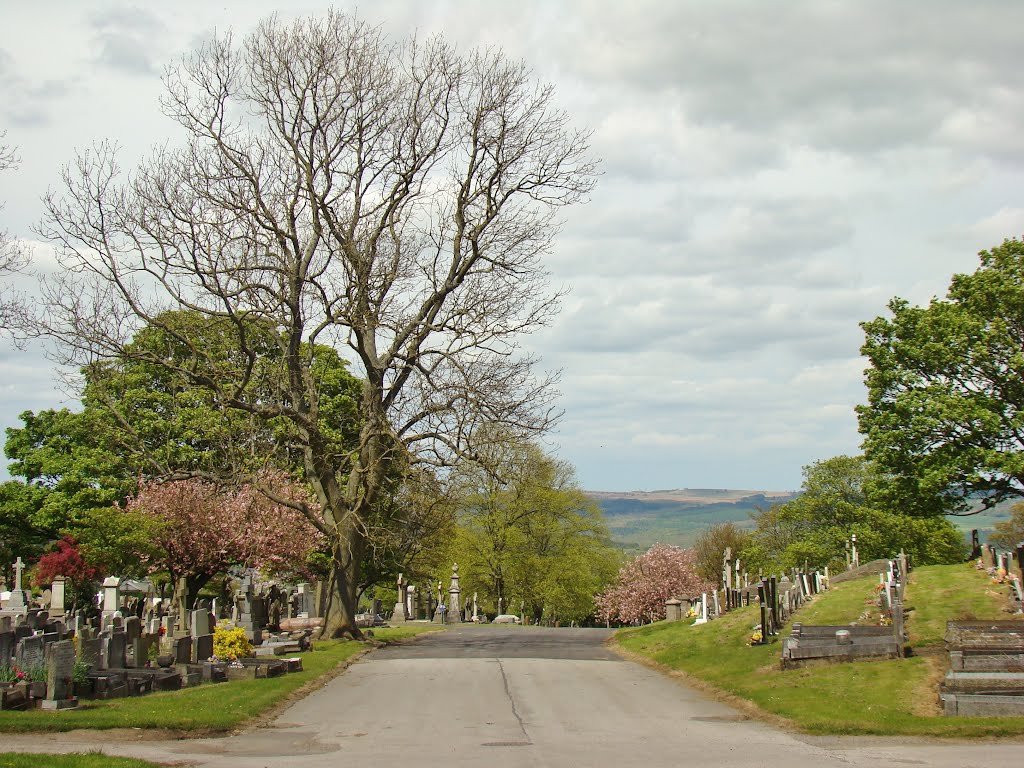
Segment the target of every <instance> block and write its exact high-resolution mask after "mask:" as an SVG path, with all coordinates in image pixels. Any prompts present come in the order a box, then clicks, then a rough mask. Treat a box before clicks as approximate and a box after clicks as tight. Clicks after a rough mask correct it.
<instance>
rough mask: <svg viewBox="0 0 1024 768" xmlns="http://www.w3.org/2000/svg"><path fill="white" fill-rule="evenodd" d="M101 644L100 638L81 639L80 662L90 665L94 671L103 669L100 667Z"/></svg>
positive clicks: (79, 645)
mask: <svg viewBox="0 0 1024 768" xmlns="http://www.w3.org/2000/svg"><path fill="white" fill-rule="evenodd" d="M100 650H101V644H100V639H99V638H98V637H91V638H85V637H82V638H79V640H78V660H79V661H81V662H84V663H86V664H88V665H89V666H90V667H92V668H93V669H102V668H103V667H102V666H101V665H100Z"/></svg>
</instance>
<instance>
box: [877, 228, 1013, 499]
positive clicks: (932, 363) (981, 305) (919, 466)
mask: <svg viewBox="0 0 1024 768" xmlns="http://www.w3.org/2000/svg"><path fill="white" fill-rule="evenodd" d="M980 256H981V266H980V267H979V268H978V269H977V270H976V271H975V272H973V273H972V274H969V275H967V274H958V275H954V277H953V279H952V281H951V283H950V287H949V291H948V294H947V296H946V298H945V299H942V300H940V299H933V300H932V301H931V303H930V304H929V305H928V306H926V307H916V306H911V305H910V304H909V303H908V302H906V301H904V300H903V299H899V298H895V299H893V300H892V301H891V302H890V303H889V310H890V312H891V313H892V317H891V318H886V317H879V318H876V319H875V320H872V321H870V322H866V323H863V324H862V327H863V328H864V333H865V337H866V338H865V343H864V346H863V347H862V350H861V351H862V353H863V354H864V356H865V357H867V358H868V360H869V361H870V367H869V368H868V369H867V372H866V383H867V386H868V403H867V404H866V405H863V406H860V407H859V408H858V416H859V419H860V431H861V432H862V433H863V434H864V444H863V447H864V452H865V455H866V456H867V457H868V458H869V459H870V460H871V461H873V462H875V463H876V464H877V465H878V467H879V468H880V470H881V471H882V472H884V473H885V474H886V476H887V477H886V480H885V484H884V486H882V488H881V491H882V493H884V494H885V496H886V500H887V504H888V505H889V506H890V507H891V508H899V509H901V510H904V511H906V512H909V513H912V514H930V515H941V514H949V513H955V514H965V513H966V514H969V513H971V512H972V511H976V510H977V509H978V508H979V505H980V507H981V508H988V507H991V506H993V505H995V504H997V503H998V502H1000V501H1002V500H1003V499H1007V498H1014V497H1020V496H1024V412H1022V408H1024V242H1021V241H1020V240H1006V241H1005V242H1003V244H1002V245H1000V246H998V247H996V248H993V249H992V250H991V251H982V252H981V254H980Z"/></svg>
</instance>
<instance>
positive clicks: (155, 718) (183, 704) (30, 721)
mask: <svg viewBox="0 0 1024 768" xmlns="http://www.w3.org/2000/svg"><path fill="white" fill-rule="evenodd" d="M430 631H440V630H438V628H437V627H432V626H431V625H421V626H406V627H396V628H382V629H376V630H374V638H373V639H374V640H375V641H377V642H382V643H390V642H401V641H402V640H406V639H408V638H411V637H412V636H414V635H417V634H422V633H423V632H430ZM367 648H368V646H367V645H366V644H364V643H359V642H355V641H352V640H326V641H319V642H314V644H313V650H312V651H310V652H306V653H301V654H296V655H298V656H301V657H302V671H301V672H293V673H291V674H286V675H281V676H279V677H274V678H269V679H264V680H239V681H233V682H227V683H209V684H205V685H200V686H197V687H194V688H186V689H183V690H180V691H170V692H163V693H152V694H149V695H147V696H137V697H131V698H124V699H112V700H108V701H91V700H84V699H83V700H82V703H81V705H80V706H79V707H78V709H75V710H68V711H65V712H44V711H41V710H32V711H26V712H6V711H5V712H0V732H4V731H7V732H12V731H70V730H75V729H78V728H98V729H105V728H145V729H164V730H169V731H178V732H185V733H188V734H190V735H211V734H215V733H223V732H225V731H230V730H233V729H235V728H238V727H240V726H242V725H245V724H247V723H249V722H250V721H252V720H254V719H256V718H259V717H260V716H263V715H265V714H266V713H267V712H269V711H270V710H272V709H273V708H274V707H275V706H277V705H279V704H281V703H283V702H284V701H285V699H287V698H288V697H289V696H291V695H292V694H296V692H297V691H299V689H300V688H303V687H304V686H307V685H308V686H310V687H313V686H315V685H316V683H317V681H318V680H320V679H321V678H327V677H330V676H332V675H333V673H335V671H336V670H337V669H338V667H339V665H341V664H343V663H344V662H346V661H348V660H349V659H351V658H352V657H353V656H355V655H356V654H358V653H359V652H360V651H363V650H366V649H367ZM0 768H3V765H2V763H0Z"/></svg>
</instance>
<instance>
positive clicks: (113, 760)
mask: <svg viewBox="0 0 1024 768" xmlns="http://www.w3.org/2000/svg"><path fill="white" fill-rule="evenodd" d="M0 768H159V764H158V763H150V762H148V761H146V760H135V759H134V758H130V757H112V756H110V755H104V754H102V753H99V752H93V753H89V754H81V753H70V754H66V755H42V754H33V753H31V752H0Z"/></svg>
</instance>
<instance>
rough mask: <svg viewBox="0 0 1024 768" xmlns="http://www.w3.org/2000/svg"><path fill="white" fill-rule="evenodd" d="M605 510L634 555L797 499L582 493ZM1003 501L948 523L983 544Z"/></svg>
mask: <svg viewBox="0 0 1024 768" xmlns="http://www.w3.org/2000/svg"><path fill="white" fill-rule="evenodd" d="M586 494H587V495H588V496H589V497H590V498H592V499H594V501H596V502H597V503H598V505H599V506H600V507H601V510H602V511H603V512H604V516H605V522H607V523H608V529H609V530H610V531H611V535H612V540H613V541H614V542H615V544H616V545H617V546H619V547H621V548H622V549H624V550H626V551H628V552H630V553H637V552H641V551H644V550H646V549H647V548H648V547H650V546H651V545H652V544H655V543H657V542H659V541H660V542H662V543H663V544H674V545H675V546H678V547H689V546H691V545H692V544H693V543H694V541H695V540H696V538H697V536H699V535H700V533H701V532H702V531H703V530H705V529H706V528H709V527H711V526H712V525H715V524H716V523H725V522H733V523H736V524H737V525H738V526H740V527H743V528H753V527H754V525H753V519H752V518H753V515H755V514H756V513H757V512H758V510H761V509H767V508H768V507H770V506H772V505H773V504H783V503H785V502H787V501H791V500H792V499H795V498H796V497H797V496H799V495H800V494H799V492H797V491H741V490H731V489H727V488H676V489H673V490H664V491H630V492H628V493H618V492H612V491H586ZM1014 503H1017V502H1016V501H1006V502H1003V503H1002V504H999V505H997V506H996V507H995V508H994V509H992V510H989V511H987V512H979V513H978V514H975V515H966V516H950V517H949V518H948V519H949V521H950V522H951V523H953V525H954V526H956V527H957V528H959V529H960V530H961V531H962V532H963V533H964V536H965V538H966V539H967V540H970V532H971V529H972V528H977V529H978V532H979V535H980V537H981V540H982V542H984V541H986V540H987V539H988V535H989V534H990V533H992V530H993V526H994V525H995V523H997V522H999V521H1001V520H1006V519H1008V518H1009V517H1010V507H1011V506H1012V505H1013V504H1014Z"/></svg>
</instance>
